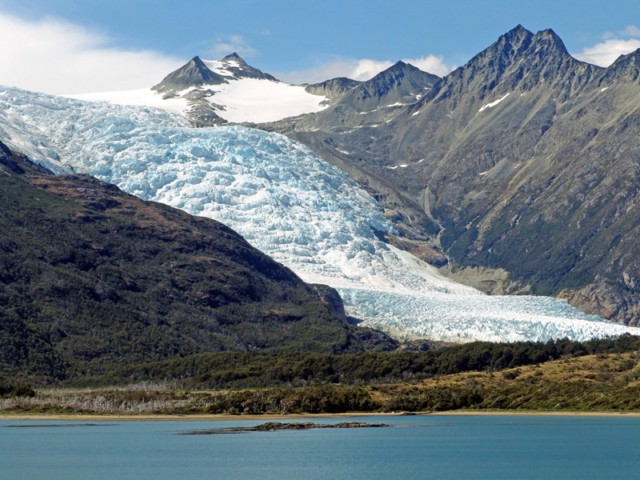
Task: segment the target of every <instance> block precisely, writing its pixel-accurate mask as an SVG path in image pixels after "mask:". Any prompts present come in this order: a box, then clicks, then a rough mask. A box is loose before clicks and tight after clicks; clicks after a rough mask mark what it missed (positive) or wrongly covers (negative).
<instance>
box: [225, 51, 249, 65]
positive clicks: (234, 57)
mask: <svg viewBox="0 0 640 480" xmlns="http://www.w3.org/2000/svg"><path fill="white" fill-rule="evenodd" d="M220 61H221V62H236V63H238V64H240V65H247V62H246V61H245V60H244V58H242V57H241V56H240V55H238V53H237V52H233V53H230V54H229V55H226V56H225V57H222V59H221V60H220Z"/></svg>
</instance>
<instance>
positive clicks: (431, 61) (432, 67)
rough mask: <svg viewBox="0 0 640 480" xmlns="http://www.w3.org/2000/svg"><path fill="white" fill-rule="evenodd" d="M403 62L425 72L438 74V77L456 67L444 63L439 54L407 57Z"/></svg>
mask: <svg viewBox="0 0 640 480" xmlns="http://www.w3.org/2000/svg"><path fill="white" fill-rule="evenodd" d="M405 62H407V63H410V64H411V65H413V66H414V67H418V68H419V69H420V70H424V71H425V72H429V73H433V74H434V75H438V76H439V77H444V76H445V75H447V74H448V73H449V72H451V71H452V70H453V69H454V68H456V67H455V66H454V65H446V64H445V63H444V58H443V57H442V56H441V55H440V56H438V55H427V56H426V57H420V58H414V59H408V60H405Z"/></svg>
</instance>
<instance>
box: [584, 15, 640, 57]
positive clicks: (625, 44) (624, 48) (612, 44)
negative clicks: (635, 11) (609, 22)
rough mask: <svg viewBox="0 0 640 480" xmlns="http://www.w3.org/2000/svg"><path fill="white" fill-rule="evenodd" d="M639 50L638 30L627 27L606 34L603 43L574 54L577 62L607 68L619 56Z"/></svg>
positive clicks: (639, 37) (630, 26) (639, 36)
mask: <svg viewBox="0 0 640 480" xmlns="http://www.w3.org/2000/svg"><path fill="white" fill-rule="evenodd" d="M638 48H640V28H638V27H636V26H635V25H628V26H627V27H626V28H624V29H622V30H619V31H617V32H607V33H605V34H604V35H603V41H602V42H599V43H597V44H595V45H593V46H591V47H586V48H584V49H583V50H582V51H581V52H578V53H576V54H574V56H575V57H576V58H577V59H578V60H582V61H584V62H588V63H593V64H595V65H600V66H601V67H608V66H609V65H611V64H612V63H613V62H615V61H616V59H617V58H618V57H619V56H620V55H626V54H628V53H631V52H633V51H635V50H637V49H638Z"/></svg>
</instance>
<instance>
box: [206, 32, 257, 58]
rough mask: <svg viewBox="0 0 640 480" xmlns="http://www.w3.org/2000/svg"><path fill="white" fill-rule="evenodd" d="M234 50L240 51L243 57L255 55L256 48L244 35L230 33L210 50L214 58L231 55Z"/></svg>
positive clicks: (239, 53)
mask: <svg viewBox="0 0 640 480" xmlns="http://www.w3.org/2000/svg"><path fill="white" fill-rule="evenodd" d="M233 52H236V53H238V55H240V56H242V57H251V56H253V55H255V54H256V53H257V52H256V49H255V48H253V47H252V46H251V45H249V42H248V41H247V40H246V39H245V38H244V37H243V36H242V35H230V36H228V37H224V38H222V39H220V40H219V41H218V42H217V43H216V44H215V45H214V46H213V47H212V48H211V50H210V53H211V55H213V59H214V60H217V59H218V58H220V57H224V56H225V55H229V54H231V53H233Z"/></svg>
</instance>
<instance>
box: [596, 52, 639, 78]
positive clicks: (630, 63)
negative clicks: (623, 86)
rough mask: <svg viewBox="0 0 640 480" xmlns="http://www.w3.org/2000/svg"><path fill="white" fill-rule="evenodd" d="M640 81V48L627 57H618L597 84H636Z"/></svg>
mask: <svg viewBox="0 0 640 480" xmlns="http://www.w3.org/2000/svg"><path fill="white" fill-rule="evenodd" d="M638 79H640V48H639V49H637V50H636V51H634V52H631V53H629V54H627V55H620V56H619V57H618V59H617V60H616V61H615V62H613V63H612V64H611V65H610V66H609V67H608V68H607V69H606V70H605V72H604V74H603V76H602V78H601V79H600V81H599V83H600V84H603V85H608V84H610V83H613V82H623V83H629V82H634V83H637V82H638Z"/></svg>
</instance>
